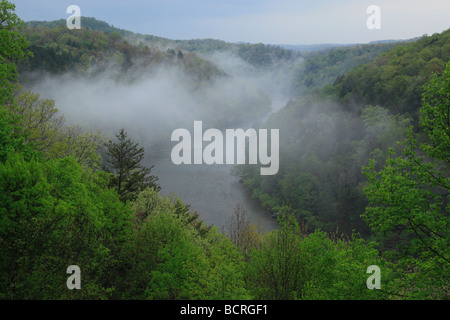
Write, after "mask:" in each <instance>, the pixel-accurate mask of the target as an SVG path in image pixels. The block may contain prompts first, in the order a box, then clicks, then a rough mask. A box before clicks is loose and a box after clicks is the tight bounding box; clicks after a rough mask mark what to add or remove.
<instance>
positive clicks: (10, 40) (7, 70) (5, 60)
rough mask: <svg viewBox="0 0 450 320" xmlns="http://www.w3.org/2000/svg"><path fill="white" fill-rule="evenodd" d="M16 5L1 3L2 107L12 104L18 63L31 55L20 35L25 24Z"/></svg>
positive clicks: (0, 60) (0, 84)
mask: <svg viewBox="0 0 450 320" xmlns="http://www.w3.org/2000/svg"><path fill="white" fill-rule="evenodd" d="M15 7H16V6H15V5H14V4H12V3H10V2H8V1H6V0H2V1H1V2H0V105H3V104H5V103H7V102H8V103H11V102H12V100H13V98H12V90H13V84H14V83H16V82H17V70H16V62H18V61H20V60H21V59H23V58H25V57H26V56H27V55H29V54H30V53H29V52H28V51H25V50H26V48H27V47H28V45H29V43H28V42H27V41H26V39H25V37H24V36H23V35H21V34H20V33H19V30H20V29H21V28H23V26H24V23H23V21H22V20H20V19H19V17H18V16H17V15H16V14H15V13H14V10H15Z"/></svg>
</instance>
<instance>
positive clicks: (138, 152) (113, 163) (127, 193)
mask: <svg viewBox="0 0 450 320" xmlns="http://www.w3.org/2000/svg"><path fill="white" fill-rule="evenodd" d="M116 137H117V139H118V142H113V141H111V140H110V141H109V142H107V143H106V147H107V155H108V157H107V160H106V163H107V167H106V170H107V171H109V172H111V174H112V176H111V181H110V184H111V187H113V188H115V189H116V190H117V193H118V194H119V197H120V200H121V201H122V202H126V201H128V200H135V199H136V198H137V196H138V194H139V192H140V191H142V190H144V189H145V188H148V187H153V188H155V189H156V190H158V191H159V190H160V187H159V185H158V184H157V183H156V181H158V177H157V176H155V175H151V174H150V173H151V170H152V168H153V166H151V167H150V168H147V167H144V166H142V165H141V161H142V160H143V158H144V148H142V147H139V145H138V143H134V142H133V141H132V140H131V139H129V138H127V133H126V131H125V130H124V129H121V130H120V132H119V134H117V135H116Z"/></svg>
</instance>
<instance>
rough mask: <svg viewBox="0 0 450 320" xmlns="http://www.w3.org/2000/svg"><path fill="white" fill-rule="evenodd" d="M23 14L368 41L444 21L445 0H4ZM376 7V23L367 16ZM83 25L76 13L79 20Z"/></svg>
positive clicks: (295, 39)
mask: <svg viewBox="0 0 450 320" xmlns="http://www.w3.org/2000/svg"><path fill="white" fill-rule="evenodd" d="M9 1H10V2H12V3H14V4H15V5H16V13H17V14H18V15H19V17H20V18H21V19H22V20H24V21H30V20H46V21H51V20H57V19H67V18H68V17H69V16H70V14H68V13H66V10H67V7H68V6H70V5H77V6H78V7H80V9H81V15H82V16H86V17H95V18H97V19H99V20H103V21H106V22H107V23H109V24H112V25H114V26H115V27H118V28H121V29H126V30H130V31H133V32H139V33H142V34H151V35H155V36H160V37H166V38H170V39H179V40H182V39H203V38H213V39H220V40H224V41H228V42H249V43H266V44H291V45H296V44H322V43H368V42H370V41H377V40H399V39H410V38H414V37H419V36H422V35H424V34H428V35H431V34H433V33H436V32H437V33H440V32H442V31H444V30H447V29H448V28H450V0H316V1H311V0H308V1H306V0H276V1H274V0H187V1H186V0H185V1H182V0H125V1H124V0H9ZM370 5H376V6H378V8H379V9H380V15H379V18H380V19H379V26H380V28H379V29H369V28H368V27H367V20H368V19H369V20H370V21H373V20H372V18H373V17H372V15H373V13H374V12H372V11H371V12H369V13H368V12H367V8H368V7H369V6H370ZM81 26H83V25H82V20H81Z"/></svg>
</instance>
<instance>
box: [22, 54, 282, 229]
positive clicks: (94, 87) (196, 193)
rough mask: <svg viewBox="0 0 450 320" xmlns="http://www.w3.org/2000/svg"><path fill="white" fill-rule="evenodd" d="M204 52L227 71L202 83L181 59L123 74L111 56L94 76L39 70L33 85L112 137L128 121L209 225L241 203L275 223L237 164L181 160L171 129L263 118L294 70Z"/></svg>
mask: <svg viewBox="0 0 450 320" xmlns="http://www.w3.org/2000/svg"><path fill="white" fill-rule="evenodd" d="M203 58H204V59H207V60H209V61H211V62H213V63H214V64H215V65H216V66H218V67H219V69H221V70H222V71H224V72H225V73H226V75H225V76H218V77H215V78H214V79H213V80H212V81H207V82H201V83H200V85H199V83H196V82H195V81H194V80H193V79H192V77H191V75H188V74H186V73H185V72H184V71H183V69H182V68H180V67H179V66H178V65H176V64H174V65H172V66H169V65H161V66H159V67H156V68H155V67H152V68H151V69H142V68H141V69H140V68H139V66H134V67H135V69H134V70H135V71H133V72H134V74H133V72H132V73H129V74H131V75H132V76H131V77H120V76H121V75H120V73H119V71H118V70H117V69H115V67H114V64H113V63H111V67H109V68H107V70H106V71H104V72H102V73H95V72H93V73H92V74H95V75H93V76H89V77H85V76H80V75H74V74H70V73H67V74H63V75H58V76H51V75H34V78H35V79H38V81H35V82H34V84H33V85H32V86H31V87H29V88H28V89H30V90H32V91H33V92H37V93H39V94H40V95H41V98H46V99H53V100H55V101H56V107H57V108H58V110H59V111H60V112H61V113H63V114H64V116H65V118H66V120H67V124H69V125H71V124H78V125H81V126H82V127H83V128H85V129H86V130H89V129H91V130H100V131H101V132H102V133H103V134H104V135H105V136H106V137H107V138H109V139H114V134H116V133H117V132H118V131H119V129H120V128H124V129H125V130H126V131H127V132H128V136H129V137H130V138H131V139H133V140H134V141H136V142H138V143H139V144H140V145H141V146H143V147H144V148H145V151H146V157H145V165H147V166H151V165H154V168H153V174H156V175H157V176H158V177H159V183H160V185H161V187H162V190H161V193H162V194H166V195H169V194H174V195H175V196H177V197H180V198H181V199H182V200H183V201H185V202H187V203H188V204H191V208H192V209H194V210H197V211H198V212H199V214H200V216H201V217H202V218H203V219H204V221H205V222H206V223H207V224H209V225H211V224H214V225H217V226H219V227H222V226H224V224H225V223H226V220H227V219H228V217H229V216H230V215H231V214H232V212H233V209H234V207H235V206H236V205H237V204H238V203H241V204H242V205H244V207H245V209H246V210H247V212H248V215H249V218H250V219H251V220H252V222H253V223H255V224H259V225H261V226H262V227H263V228H264V229H265V230H271V229H273V228H274V227H275V226H276V222H275V220H274V219H273V218H272V217H271V216H270V214H268V213H267V212H265V211H264V210H263V209H262V208H261V207H260V206H259V205H258V204H257V203H256V202H255V201H253V200H252V199H250V198H249V196H248V195H247V194H246V191H245V190H244V186H243V185H241V184H240V183H239V181H238V177H233V176H232V175H231V168H232V166H231V165H220V166H218V165H213V166H209V165H179V166H177V165H174V164H173V163H172V162H171V160H170V152H171V148H173V146H174V145H175V144H176V142H172V141H171V133H172V132H173V130H175V129H177V128H186V129H188V130H190V131H192V129H193V122H194V120H202V121H203V123H204V128H205V129H207V128H211V127H216V128H219V129H222V130H223V129H225V128H230V129H233V128H248V127H251V126H252V124H253V123H258V122H259V123H260V122H261V121H263V120H264V119H266V118H267V117H268V115H269V114H270V113H271V111H275V110H277V109H280V108H281V107H282V106H284V105H285V103H286V101H287V100H288V98H289V97H288V96H287V93H286V90H284V89H285V88H286V86H287V84H288V82H289V74H288V73H287V72H286V70H287V69H285V70H283V69H282V68H277V69H275V70H265V71H260V70H257V69H256V68H255V67H253V66H251V65H249V64H247V63H246V62H244V61H243V60H242V59H240V58H239V57H237V56H236V55H233V54H232V53H224V52H220V53H214V54H210V55H208V56H203ZM281 73H283V74H284V77H281V76H280V74H281ZM118 76H119V77H118ZM282 78H283V79H284V80H283V81H281V79H282ZM277 79H279V80H277Z"/></svg>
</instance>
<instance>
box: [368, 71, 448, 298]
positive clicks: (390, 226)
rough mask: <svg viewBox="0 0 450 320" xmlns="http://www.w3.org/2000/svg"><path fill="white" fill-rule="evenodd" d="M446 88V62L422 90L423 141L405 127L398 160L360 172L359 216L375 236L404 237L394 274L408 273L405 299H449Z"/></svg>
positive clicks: (392, 150)
mask: <svg viewBox="0 0 450 320" xmlns="http://www.w3.org/2000/svg"><path fill="white" fill-rule="evenodd" d="M449 83H450V63H449V64H448V65H447V68H446V70H445V71H444V72H443V74H442V75H441V76H437V75H434V76H433V77H432V78H431V79H430V80H429V82H428V84H427V85H426V86H425V88H424V89H425V91H424V94H423V96H422V107H421V109H420V115H421V117H420V126H421V128H422V129H423V131H424V132H425V133H426V137H425V139H424V142H422V143H420V144H419V143H418V142H417V138H415V137H414V134H413V132H412V128H410V131H409V134H408V137H407V139H406V140H405V141H404V142H403V143H402V144H400V146H401V151H402V155H398V156H397V155H396V154H395V151H394V149H393V148H391V150H390V153H389V157H388V159H387V160H386V164H385V166H384V168H382V169H381V170H379V171H377V170H376V169H375V163H374V161H371V162H370V164H369V166H367V167H365V168H364V170H363V172H364V174H365V175H366V177H367V178H368V180H369V185H368V187H366V188H365V192H366V194H367V196H368V199H369V202H370V205H369V206H368V207H367V208H366V211H365V214H364V215H363V216H364V218H365V219H366V220H367V222H368V223H369V224H370V226H371V228H372V229H373V230H374V231H375V232H378V233H380V232H381V233H384V234H387V235H388V236H392V235H393V234H398V233H399V232H402V233H403V234H404V236H403V239H404V241H403V242H402V244H403V247H401V248H399V249H401V250H398V251H397V252H396V254H397V259H399V267H400V270H401V271H400V272H403V273H404V270H405V269H408V270H411V272H410V273H406V274H403V277H404V281H405V283H403V284H402V285H403V286H404V288H405V289H406V293H407V295H410V296H411V297H418V298H432V299H433V298H445V297H447V298H448V294H449V292H448V288H449V277H448V274H449V263H450V251H449V244H450V232H449V229H448V225H449V210H450V202H449V191H450V180H449V179H450V177H449V168H450V143H449V141H450V137H449V134H450V121H449V119H450V112H449V106H450V100H449V99H450V85H449ZM405 284H406V285H405ZM445 288H446V289H445Z"/></svg>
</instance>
